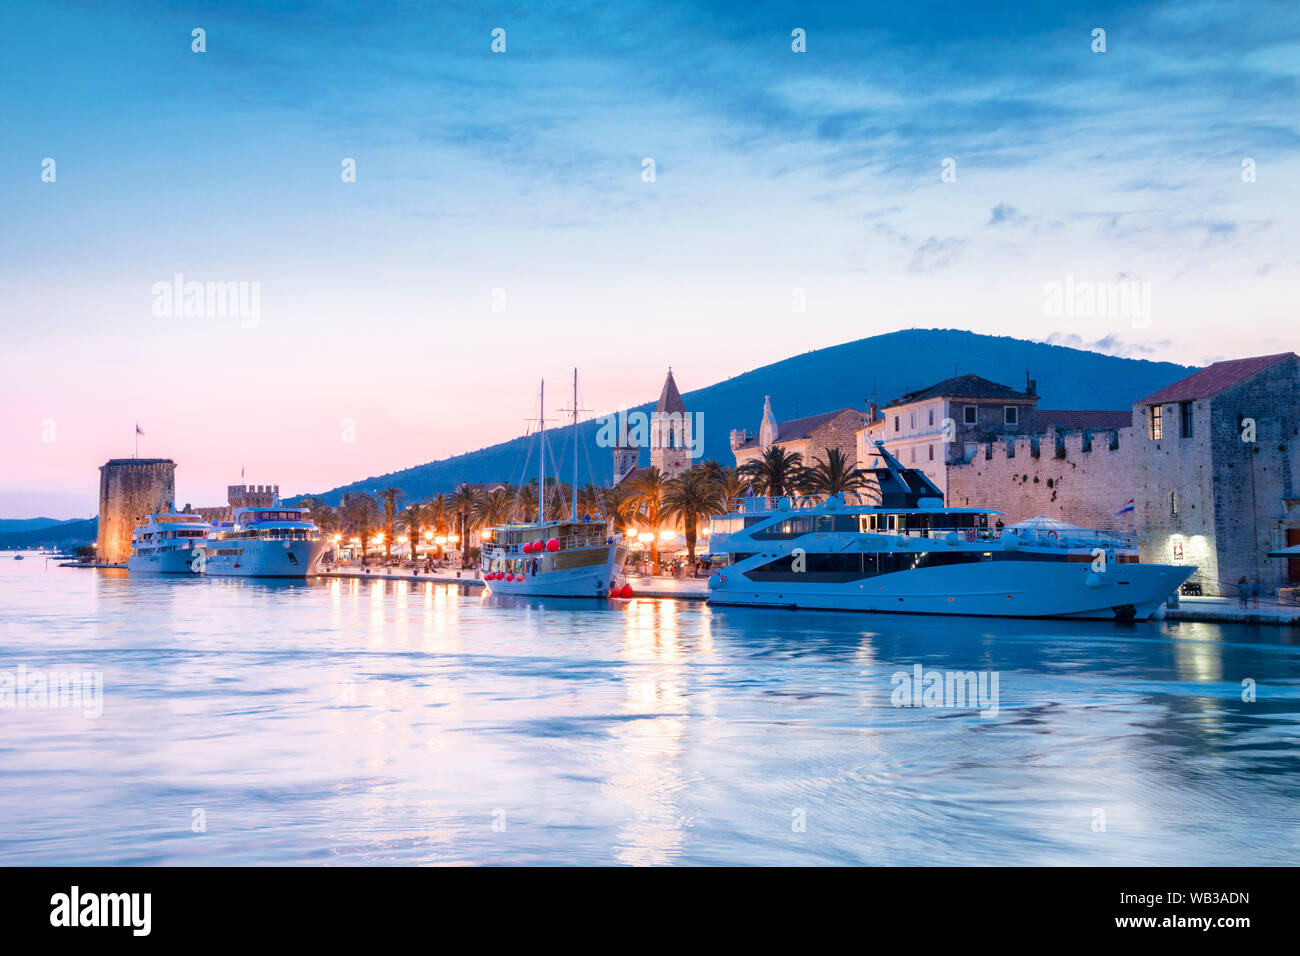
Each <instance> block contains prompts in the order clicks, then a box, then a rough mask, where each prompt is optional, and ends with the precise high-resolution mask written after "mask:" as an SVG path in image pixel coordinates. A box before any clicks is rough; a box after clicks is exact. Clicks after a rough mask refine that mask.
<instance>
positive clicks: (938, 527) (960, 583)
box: [708, 442, 1196, 620]
mask: <svg viewBox="0 0 1300 956" xmlns="http://www.w3.org/2000/svg"><path fill="white" fill-rule="evenodd" d="M877 449H878V454H879V455H880V456H881V458H882V459H883V460H884V462H885V467H883V468H877V469H872V473H873V474H875V476H876V480H877V483H878V485H879V489H880V494H879V500H878V501H877V500H870V501H868V500H865V499H861V498H856V497H855V496H852V495H834V496H814V497H808V498H800V499H792V498H790V497H782V498H744V499H740V500H739V502H738V503H737V504H736V505H735V506H734V507H733V508H732V510H731V511H730V513H728V514H726V515H723V516H720V517H717V518H714V519H713V521H712V526H711V534H710V539H709V540H710V550H711V551H713V552H714V554H715V556H716V557H717V558H719V559H720V560H721V561H722V562H723V566H722V567H720V568H718V569H717V570H716V571H715V572H714V573H713V574H712V575H711V576H710V577H709V582H708V583H709V603H710V604H734V605H748V606H761V607H783V608H820V609H826V610H842V611H884V612H893V613H912V614H961V615H981V616H999V617H1002V616H1005V617H1081V618H1108V619H1120V620H1132V619H1139V620H1145V619H1148V618H1150V617H1151V616H1152V615H1157V614H1158V613H1160V610H1161V607H1162V605H1163V604H1164V602H1165V600H1166V599H1168V597H1169V596H1170V595H1171V594H1173V593H1174V591H1176V590H1177V589H1178V587H1179V586H1180V585H1182V583H1183V582H1184V581H1186V580H1187V578H1188V577H1189V576H1190V575H1191V574H1192V572H1193V571H1195V570H1196V569H1195V568H1194V567H1188V566H1184V565H1163V564H1142V563H1140V562H1139V561H1138V555H1137V551H1136V550H1135V549H1134V548H1133V547H1132V545H1131V542H1130V541H1129V540H1128V538H1127V535H1125V534H1123V533H1122V532H1110V531H1089V530H1084V529H1062V530H1059V531H1058V530H1055V529H1048V530H1042V529H1038V530H1035V529H1025V530H1017V531H1012V530H1010V529H1006V530H1002V529H998V528H996V526H990V524H989V519H990V517H992V516H996V515H998V514H999V512H996V511H987V510H980V509H978V508H946V507H944V502H943V495H942V492H941V491H940V490H939V488H938V487H937V486H936V485H935V484H934V483H933V482H932V481H930V479H929V478H928V477H926V475H925V473H924V472H923V471H920V470H918V469H915V468H904V467H903V466H902V465H901V464H900V463H899V461H898V460H897V459H896V458H895V457H894V456H893V455H891V454H890V453H889V452H888V451H887V450H886V449H885V447H884V445H883V444H882V443H880V442H877Z"/></svg>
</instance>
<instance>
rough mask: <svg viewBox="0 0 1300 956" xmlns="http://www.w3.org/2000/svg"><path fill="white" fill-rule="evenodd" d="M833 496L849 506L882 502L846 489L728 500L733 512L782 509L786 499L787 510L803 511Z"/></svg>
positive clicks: (765, 511) (728, 506)
mask: <svg viewBox="0 0 1300 956" xmlns="http://www.w3.org/2000/svg"><path fill="white" fill-rule="evenodd" d="M831 498H837V499H839V502H840V504H841V505H843V506H845V507H848V508H857V507H866V508H872V507H875V506H876V505H878V504H879V503H880V502H879V499H878V498H876V497H875V496H874V495H867V494H859V493H858V492H853V491H846V492H842V493H841V494H838V495H824V494H814V495H746V496H744V497H741V498H731V499H730V500H729V501H728V502H727V508H728V512H729V513H731V514H767V513H769V512H773V511H780V510H782V505H781V502H783V501H785V502H788V504H787V505H786V506H785V507H786V509H787V510H789V511H801V510H806V509H808V508H822V507H825V505H826V502H827V501H829V500H830V499H831Z"/></svg>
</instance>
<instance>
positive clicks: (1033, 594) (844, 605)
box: [708, 561, 1195, 620]
mask: <svg viewBox="0 0 1300 956" xmlns="http://www.w3.org/2000/svg"><path fill="white" fill-rule="evenodd" d="M1194 570H1195V569H1194V568H1189V567H1185V566H1180V565H1162V564H1118V565H1112V566H1111V568H1110V570H1108V571H1106V572H1104V573H1101V574H1095V573H1092V572H1091V570H1090V568H1089V566H1088V565H1087V564H1081V563H1070V562H1048V561H1001V562H996V563H995V562H988V563H980V564H967V565H952V566H947V567H934V568H920V569H917V570H911V571H898V572H894V573H890V574H881V575H876V576H874V577H868V578H863V579H861V580H857V581H848V582H843V583H818V582H808V583H802V582H793V581H751V580H749V579H747V578H746V577H745V576H744V574H743V573H742V572H738V571H736V570H735V569H734V568H728V569H724V570H722V571H720V572H718V573H717V574H715V575H714V576H713V577H711V578H710V582H709V586H710V592H709V598H708V600H709V603H710V604H715V605H736V606H745V607H779V608H790V609H794V608H811V609H818V610H829V611H868V612H870V611H874V612H882V613H891V614H950V615H958V616H975V617H1052V618H1056V617H1060V618H1097V619H1104V620H1115V619H1119V620H1147V619H1149V618H1151V616H1152V615H1154V614H1156V613H1157V612H1158V611H1159V609H1160V608H1161V606H1162V605H1163V604H1164V602H1165V601H1166V600H1167V599H1168V598H1169V596H1170V595H1171V594H1173V593H1174V591H1176V590H1177V589H1178V587H1179V586H1180V585H1181V584H1182V583H1183V582H1184V581H1186V580H1187V578H1188V577H1189V576H1190V575H1191V574H1192V572H1193V571H1194Z"/></svg>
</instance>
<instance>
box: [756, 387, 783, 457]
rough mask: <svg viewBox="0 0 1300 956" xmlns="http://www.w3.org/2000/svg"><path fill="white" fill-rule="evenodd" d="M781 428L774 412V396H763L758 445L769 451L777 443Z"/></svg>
mask: <svg viewBox="0 0 1300 956" xmlns="http://www.w3.org/2000/svg"><path fill="white" fill-rule="evenodd" d="M780 432H781V428H780V426H779V425H777V423H776V416H775V415H773V414H772V396H771V395H764V396H763V420H762V421H761V422H760V423H759V425H758V447H759V448H761V449H763V451H767V450H768V449H769V448H771V447H772V445H774V444H775V443H776V439H777V436H778V435H779V434H780Z"/></svg>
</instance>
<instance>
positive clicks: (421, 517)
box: [400, 503, 429, 561]
mask: <svg viewBox="0 0 1300 956" xmlns="http://www.w3.org/2000/svg"><path fill="white" fill-rule="evenodd" d="M400 520H401V525H402V529H403V530H404V531H405V532H406V537H407V539H408V540H409V541H410V543H411V560H412V561H415V560H417V559H418V558H419V554H418V553H417V552H416V550H415V546H416V545H417V544H419V543H420V534H421V532H422V531H423V530H424V527H425V525H426V524H427V523H428V521H429V515H428V505H422V504H419V503H416V504H413V505H407V506H406V510H405V511H403V512H402V514H401V516H400Z"/></svg>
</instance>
